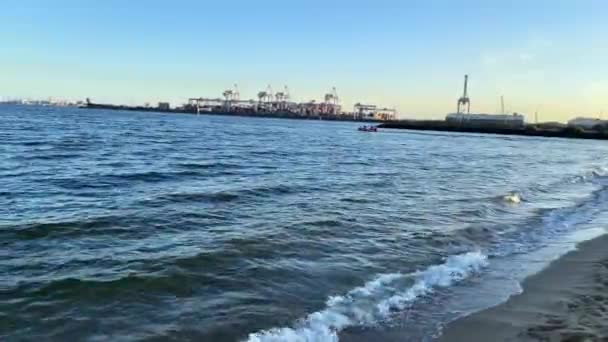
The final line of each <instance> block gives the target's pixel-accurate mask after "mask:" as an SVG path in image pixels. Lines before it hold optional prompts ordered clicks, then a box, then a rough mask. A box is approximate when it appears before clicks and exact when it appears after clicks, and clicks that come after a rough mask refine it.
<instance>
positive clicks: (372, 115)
mask: <svg viewBox="0 0 608 342" xmlns="http://www.w3.org/2000/svg"><path fill="white" fill-rule="evenodd" d="M178 109H181V110H182V111H184V112H192V113H196V114H205V113H209V114H251V115H279V116H288V117H304V118H320V119H323V118H328V119H346V120H348V119H350V120H372V121H391V120H396V119H397V111H396V110H395V109H392V108H382V107H378V106H376V105H370V104H361V103H357V104H356V105H355V106H354V111H352V112H347V111H344V110H343V109H342V105H341V104H340V97H339V96H338V92H337V90H336V88H335V87H334V88H332V89H331V91H329V92H328V93H326V94H325V95H324V97H323V101H321V102H317V101H315V100H311V101H308V102H296V101H293V100H292V98H291V95H290V92H289V88H288V87H287V86H285V87H284V88H283V90H281V91H278V92H274V91H273V90H272V87H271V86H270V85H269V86H267V87H266V89H265V90H262V91H260V92H258V94H257V99H250V100H241V98H240V92H239V89H238V86H237V85H236V84H235V85H234V87H233V88H232V89H227V90H225V91H224V92H223V93H222V97H216V98H209V97H197V98H190V99H188V103H187V104H185V105H184V106H183V107H181V108H178Z"/></svg>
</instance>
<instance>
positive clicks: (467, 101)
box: [456, 75, 471, 114]
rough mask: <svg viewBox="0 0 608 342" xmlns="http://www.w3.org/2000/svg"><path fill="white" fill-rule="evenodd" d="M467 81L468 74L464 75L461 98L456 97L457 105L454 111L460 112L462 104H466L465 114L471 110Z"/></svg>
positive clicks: (462, 107) (462, 108)
mask: <svg viewBox="0 0 608 342" xmlns="http://www.w3.org/2000/svg"><path fill="white" fill-rule="evenodd" d="M468 83H469V75H464V93H463V95H462V97H461V98H459V99H458V106H457V107H456V112H457V113H458V114H462V113H463V111H464V106H465V105H466V106H467V114H469V113H470V112H471V100H470V99H469V95H468V92H467V91H468V89H467V87H468Z"/></svg>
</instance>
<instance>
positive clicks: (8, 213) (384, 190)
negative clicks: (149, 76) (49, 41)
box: [0, 106, 608, 341]
mask: <svg viewBox="0 0 608 342" xmlns="http://www.w3.org/2000/svg"><path fill="white" fill-rule="evenodd" d="M606 151H607V145H606V143H605V142H597V141H583V140H562V139H543V138H522V137H503V136H489V135H465V134H440V133H415V132H404V131H400V132H379V133H361V132H357V131H356V124H350V123H331V122H318V121H292V120H270V119H252V118H232V117H206V116H199V117H196V116H189V115H183V116H182V115H161V114H143V113H121V112H105V111H92V110H91V111H86V110H78V109H48V108H33V107H31V108H24V107H12V106H5V107H0V156H1V158H0V179H1V180H2V188H0V246H1V248H0V339H1V340H5V341H23V340H38V339H41V338H42V339H43V340H47V339H50V340H57V341H69V340H83V341H104V340H111V341H163V340H175V341H178V340H179V341H247V340H249V341H336V340H340V341H377V340H383V341H420V340H429V339H431V338H432V336H433V335H434V334H436V333H437V332H438V329H439V328H440V326H441V324H442V323H445V322H446V321H447V320H450V319H453V318H455V317H457V316H459V315H462V314H465V313H466V312H470V311H472V310H478V309H481V308H483V307H485V306H488V305H492V304H496V301H498V300H500V299H501V298H505V297H506V296H508V295H509V294H510V293H513V292H515V291H518V288H519V287H518V283H519V281H520V280H521V277H522V275H523V274H525V273H526V271H527V269H528V267H527V266H526V265H534V264H538V263H544V262H546V261H547V258H549V257H548V254H547V253H541V252H540V251H547V250H551V251H554V252H555V253H553V254H559V253H561V252H563V251H564V250H566V249H567V248H565V246H566V245H569V244H570V245H571V244H572V243H573V242H574V241H572V239H570V238H567V237H569V236H572V234H573V233H575V232H577V231H579V230H583V229H588V228H594V227H597V226H603V225H604V224H605V223H606V222H607V221H608V218H607V217H606V214H604V212H606V209H608V189H607V188H606V184H608V183H607V182H608V178H606V176H604V174H605V172H606V171H605V170H606V169H604V167H606V166H608V162H606V156H607V153H606ZM583 235H584V234H583ZM539 253H540V254H539ZM549 254H551V253H549ZM553 254H551V255H553ZM539 255H543V257H542V258H540V259H539Z"/></svg>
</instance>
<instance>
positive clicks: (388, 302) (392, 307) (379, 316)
mask: <svg viewBox="0 0 608 342" xmlns="http://www.w3.org/2000/svg"><path fill="white" fill-rule="evenodd" d="M486 265H487V257H486V256H485V255H484V254H482V253H480V252H470V253H466V254H460V255H454V256H450V257H448V258H447V260H446V261H445V263H443V264H441V265H434V266H430V267H429V268H427V269H425V270H423V271H419V272H415V273H411V274H401V273H391V274H383V275H380V276H378V277H376V278H375V279H374V280H372V281H370V282H367V283H366V284H365V285H363V286H361V287H357V288H355V289H353V290H351V291H349V292H348V293H347V294H345V295H343V296H335V297H330V298H329V299H328V300H327V303H326V308H325V309H323V310H321V311H317V312H314V313H312V314H310V315H308V316H307V317H306V318H304V319H302V320H300V321H299V322H298V323H296V324H295V326H294V327H284V328H273V329H270V330H265V331H261V332H258V333H254V334H251V335H249V339H248V341H249V342H279V341H289V342H332V341H333V342H335V341H338V333H339V332H340V331H341V330H343V329H345V328H347V327H351V326H356V325H360V326H366V325H373V324H375V323H377V322H378V321H381V320H383V319H387V318H388V317H389V315H390V313H391V312H393V311H399V310H403V309H404V308H405V307H406V306H407V305H410V304H411V303H412V302H414V301H415V300H416V299H417V298H419V297H420V296H423V295H428V294H431V293H432V292H433V291H435V289H436V288H440V287H448V286H451V285H453V284H455V283H456V282H459V281H461V280H463V279H465V278H467V277H469V276H471V275H472V274H474V273H476V272H478V271H479V270H480V269H481V268H482V267H484V266H486ZM407 280H410V281H409V285H408V286H404V284H403V283H404V282H406V281H407ZM412 281H413V284H412ZM400 285H401V286H400Z"/></svg>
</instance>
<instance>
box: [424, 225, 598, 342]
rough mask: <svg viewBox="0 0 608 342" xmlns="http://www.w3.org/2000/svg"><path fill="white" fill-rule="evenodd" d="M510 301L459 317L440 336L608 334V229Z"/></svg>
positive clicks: (469, 341) (583, 337) (469, 339)
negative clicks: (607, 232) (606, 232)
mask: <svg viewBox="0 0 608 342" xmlns="http://www.w3.org/2000/svg"><path fill="white" fill-rule="evenodd" d="M522 287H523V292H522V293H520V294H517V295H513V296H511V297H510V298H509V299H508V300H507V301H506V302H504V303H502V304H499V305H498V306H495V307H492V308H488V309H485V310H482V311H479V312H476V313H473V314H472V315H469V316H466V317H463V318H459V319H456V320H455V321H453V322H451V323H449V324H448V325H447V326H446V327H445V328H444V329H443V333H442V335H441V336H439V337H438V338H437V339H436V341H438V342H460V341H462V342H465V341H466V342H477V341H479V342H482V341H483V342H486V341H581V342H582V341H600V340H602V341H604V340H607V339H608V234H604V235H602V236H599V237H597V238H594V239H592V240H588V241H584V242H582V243H580V244H579V245H578V246H577V249H576V250H574V251H571V252H569V253H567V254H566V255H564V256H563V257H561V258H559V259H557V260H555V261H553V262H552V263H551V264H549V266H547V267H546V268H545V269H544V270H542V271H541V272H539V273H537V274H535V275H532V276H530V277H529V278H527V279H526V280H525V281H524V282H523V284H522Z"/></svg>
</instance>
